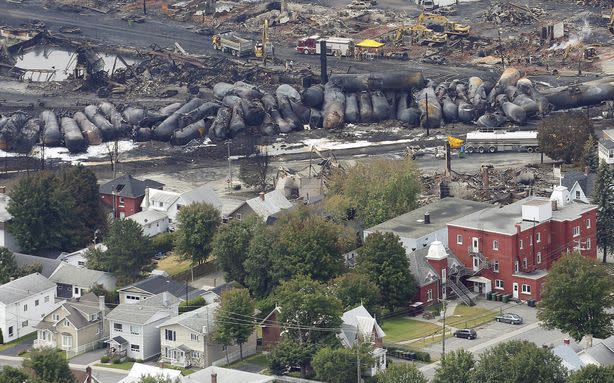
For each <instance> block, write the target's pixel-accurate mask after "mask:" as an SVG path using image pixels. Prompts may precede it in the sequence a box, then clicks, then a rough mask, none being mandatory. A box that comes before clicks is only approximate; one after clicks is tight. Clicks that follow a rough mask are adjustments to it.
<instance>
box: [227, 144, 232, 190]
mask: <svg viewBox="0 0 614 383" xmlns="http://www.w3.org/2000/svg"><path fill="white" fill-rule="evenodd" d="M230 143H231V141H230V140H227V141H226V145H228V189H229V190H231V189H232V168H231V167H230V166H231V163H230Z"/></svg>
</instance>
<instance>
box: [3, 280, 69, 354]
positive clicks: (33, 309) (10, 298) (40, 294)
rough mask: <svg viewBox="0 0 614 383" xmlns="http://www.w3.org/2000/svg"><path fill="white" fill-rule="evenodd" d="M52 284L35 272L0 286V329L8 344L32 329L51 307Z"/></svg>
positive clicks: (53, 294) (54, 292)
mask: <svg viewBox="0 0 614 383" xmlns="http://www.w3.org/2000/svg"><path fill="white" fill-rule="evenodd" d="M55 297H56V287H55V284H54V283H53V282H50V281H49V280H48V279H47V278H45V277H44V276H42V275H41V274H39V273H34V274H30V275H26V276H25V277H21V278H18V279H15V280H14V281H11V282H8V283H5V284H3V285H1V286H0V331H1V332H2V336H3V338H4V342H5V343H8V342H11V341H13V340H15V339H18V338H20V337H22V336H25V335H28V334H30V333H33V332H35V331H36V325H38V323H39V322H40V321H41V318H43V317H44V316H45V315H47V314H48V313H50V312H51V311H53V310H55V308H56V307H57V303H56V301H55Z"/></svg>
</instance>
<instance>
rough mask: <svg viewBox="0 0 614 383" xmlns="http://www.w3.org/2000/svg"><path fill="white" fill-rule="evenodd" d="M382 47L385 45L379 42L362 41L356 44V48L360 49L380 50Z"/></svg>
mask: <svg viewBox="0 0 614 383" xmlns="http://www.w3.org/2000/svg"><path fill="white" fill-rule="evenodd" d="M384 45H385V44H384V43H380V42H379V41H375V40H369V39H367V40H362V41H361V42H359V43H358V44H356V46H357V47H361V48H381V47H383V46H384Z"/></svg>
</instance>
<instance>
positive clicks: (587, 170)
mask: <svg viewBox="0 0 614 383" xmlns="http://www.w3.org/2000/svg"><path fill="white" fill-rule="evenodd" d="M590 172H591V168H590V167H588V166H585V167H584V175H585V176H587V175H588V173H590ZM0 190H2V188H1V187H0ZM3 193H4V192H3Z"/></svg>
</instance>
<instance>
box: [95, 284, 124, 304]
mask: <svg viewBox="0 0 614 383" xmlns="http://www.w3.org/2000/svg"><path fill="white" fill-rule="evenodd" d="M90 293H92V294H94V295H96V296H97V297H100V296H103V295H104V302H105V303H106V304H110V305H116V304H118V303H119V293H118V292H117V290H112V291H110V290H107V289H105V288H104V286H103V285H101V284H96V285H94V287H92V288H91V289H90Z"/></svg>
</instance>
